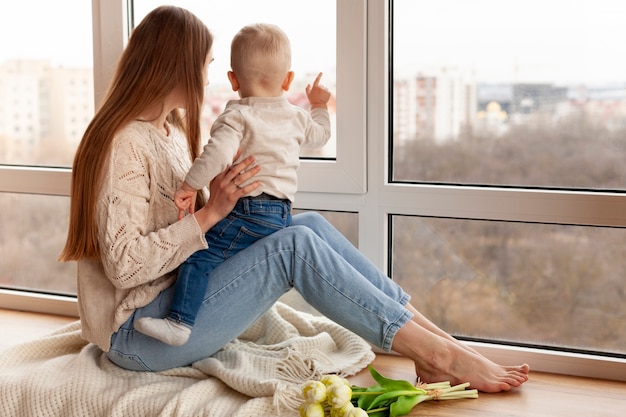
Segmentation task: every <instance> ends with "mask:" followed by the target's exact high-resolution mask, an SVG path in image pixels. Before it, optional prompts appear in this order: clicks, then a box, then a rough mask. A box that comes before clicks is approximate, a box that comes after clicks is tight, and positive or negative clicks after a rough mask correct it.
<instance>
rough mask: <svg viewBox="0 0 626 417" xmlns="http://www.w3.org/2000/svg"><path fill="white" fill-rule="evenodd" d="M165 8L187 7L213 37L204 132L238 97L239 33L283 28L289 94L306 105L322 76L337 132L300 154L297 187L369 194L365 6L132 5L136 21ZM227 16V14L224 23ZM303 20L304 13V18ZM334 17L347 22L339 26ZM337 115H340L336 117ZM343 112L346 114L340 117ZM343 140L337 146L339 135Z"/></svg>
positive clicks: (328, 1)
mask: <svg viewBox="0 0 626 417" xmlns="http://www.w3.org/2000/svg"><path fill="white" fill-rule="evenodd" d="M162 4H175V5H177V6H180V7H184V8H186V9H188V10H190V11H191V12H193V13H194V14H196V15H197V16H198V17H200V18H201V19H202V20H203V21H204V22H205V23H206V25H207V26H208V27H209V29H210V30H211V32H212V34H213V36H214V44H213V55H214V58H215V60H214V62H213V63H212V64H211V66H210V68H209V81H210V84H209V87H208V89H207V94H206V95H205V111H204V117H205V118H206V122H205V127H206V128H207V131H208V130H209V129H210V125H211V123H212V121H213V120H214V119H215V117H217V115H218V114H219V113H220V112H221V111H222V110H223V108H224V105H225V104H226V101H228V100H229V99H233V98H237V95H236V94H235V93H234V92H233V91H232V90H231V88H230V84H229V82H228V79H227V77H226V73H227V71H229V70H230V42H231V40H232V38H233V36H234V35H235V33H237V31H238V30H239V29H241V28H242V27H243V26H245V25H247V24H250V23H255V22H268V23H274V24H277V25H278V26H280V27H281V28H282V29H283V30H284V31H285V32H286V33H287V35H288V36H289V38H290V41H291V47H292V69H293V70H294V72H295V80H294V82H293V84H292V86H291V88H290V90H289V92H287V94H286V97H287V98H288V99H289V100H290V101H291V102H292V103H293V104H296V105H301V106H303V107H306V106H307V105H308V102H307V100H306V95H305V94H304V89H305V86H306V85H307V84H308V83H311V82H313V80H314V79H315V77H316V75H317V74H318V73H319V72H322V73H323V74H324V75H323V76H322V83H323V84H324V85H325V86H327V87H328V88H329V89H330V90H331V92H332V93H333V98H332V99H331V102H330V103H329V110H330V113H331V128H332V130H333V134H332V137H331V140H330V142H329V143H328V145H327V146H326V147H324V148H323V149H322V150H319V151H309V152H308V153H304V154H302V155H301V157H302V158H303V161H302V166H301V169H300V175H299V177H300V179H299V182H300V187H299V189H301V190H307V191H322V192H325V191H334V192H354V193H362V192H364V191H365V172H364V165H363V163H364V159H363V158H361V156H363V155H364V149H365V117H364V112H365V107H364V99H363V94H364V92H365V89H364V84H365V72H364V64H365V48H364V46H365V43H364V41H365V36H360V35H361V34H364V33H365V23H366V22H365V7H364V5H363V3H362V2H361V1H355V0H349V1H341V2H337V1H336V0H323V1H316V2H314V3H311V7H307V8H306V12H305V13H304V14H303V12H302V9H301V8H296V7H294V6H293V2H290V1H288V0H267V1H263V2H259V1H256V0H237V1H228V2H224V1H204V2H197V1H185V0H177V1H174V2H166V3H164V2H162V1H159V0H136V1H134V2H133V6H134V8H133V17H134V24H138V23H139V22H140V21H141V19H142V18H143V17H144V16H145V15H146V14H147V13H148V12H149V11H150V10H152V9H154V8H155V7H157V6H159V5H162ZM224 16H228V19H225V18H224ZM303 16H306V17H305V18H303ZM337 19H342V22H345V24H343V25H337ZM337 115H340V117H339V118H338V117H337ZM341 115H343V116H341ZM338 137H341V138H342V140H341V141H340V142H337V138H338Z"/></svg>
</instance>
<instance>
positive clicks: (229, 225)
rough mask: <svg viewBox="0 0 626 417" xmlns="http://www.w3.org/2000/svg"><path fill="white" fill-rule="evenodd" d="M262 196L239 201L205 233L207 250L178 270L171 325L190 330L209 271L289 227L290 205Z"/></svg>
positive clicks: (193, 257)
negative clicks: (266, 237)
mask: <svg viewBox="0 0 626 417" xmlns="http://www.w3.org/2000/svg"><path fill="white" fill-rule="evenodd" d="M265 196H266V194H261V195H260V196H257V197H251V198H250V197H244V198H242V199H240V200H239V201H238V202H237V204H236V205H235V207H234V208H233V210H232V211H231V212H230V214H229V215H228V216H226V217H225V218H223V219H222V220H221V221H219V222H218V223H217V224H216V225H215V226H213V227H212V228H211V229H210V230H209V231H208V232H206V235H205V236H206V241H207V243H208V244H209V247H208V248H207V249H203V250H199V251H197V252H195V253H194V254H193V255H191V256H190V257H189V258H188V259H187V260H186V261H185V262H183V264H182V265H181V266H180V267H179V268H178V276H177V278H176V283H175V284H174V297H173V299H172V305H171V307H170V313H169V314H168V317H169V318H170V319H171V320H172V321H174V322H176V323H181V324H184V325H185V326H187V327H193V326H194V324H195V321H196V314H197V313H198V310H200V307H201V305H202V302H203V300H204V296H205V293H206V289H207V287H208V285H209V282H208V280H209V274H210V273H211V271H212V270H213V269H215V267H216V266H217V265H219V264H220V263H222V262H224V261H225V260H226V259H228V258H230V257H231V256H234V255H235V254H236V253H238V252H240V251H241V250H243V249H245V248H247V247H248V246H250V245H252V244H253V243H254V242H256V241H257V240H259V239H261V238H263V237H265V236H267V235H270V234H272V233H274V232H276V231H278V230H280V229H283V228H285V227H287V226H289V225H290V224H291V202H290V201H289V200H280V199H270V198H269V196H267V197H265Z"/></svg>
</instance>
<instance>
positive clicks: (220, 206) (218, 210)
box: [194, 152, 261, 232]
mask: <svg viewBox="0 0 626 417" xmlns="http://www.w3.org/2000/svg"><path fill="white" fill-rule="evenodd" d="M238 156H239V152H238V153H237V155H235V159H237V157H238ZM253 163H254V157H253V156H249V157H247V158H246V159H244V160H243V161H241V162H239V163H238V164H235V165H231V166H230V168H227V169H226V170H224V171H223V172H222V173H221V174H219V175H217V176H216V177H215V178H213V181H211V183H210V184H209V190H210V195H209V201H208V202H207V203H206V205H205V206H204V207H203V208H201V209H200V210H198V211H197V212H196V213H195V214H194V216H196V220H197V221H198V224H199V225H200V228H201V229H202V230H203V231H204V232H206V231H207V230H209V229H210V228H211V227H213V226H215V224H217V222H219V221H220V220H222V219H223V218H224V217H226V215H227V214H228V213H230V212H231V210H232V209H233V208H234V207H235V204H236V203H237V200H239V199H240V198H241V197H243V196H245V195H246V194H248V193H250V192H252V191H254V190H255V189H257V188H258V187H259V186H260V185H261V183H260V182H259V181H253V182H251V183H250V184H247V185H245V186H242V185H241V184H244V183H245V182H246V181H248V180H249V179H250V178H252V177H254V176H255V175H256V174H258V173H259V170H260V169H261V168H260V167H258V166H251V165H252V164H253Z"/></svg>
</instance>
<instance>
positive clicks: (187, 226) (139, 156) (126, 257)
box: [78, 121, 207, 351]
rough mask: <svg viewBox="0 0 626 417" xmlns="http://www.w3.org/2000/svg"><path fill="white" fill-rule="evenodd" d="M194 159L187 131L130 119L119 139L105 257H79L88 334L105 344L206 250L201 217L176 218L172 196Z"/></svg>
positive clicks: (108, 177)
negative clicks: (181, 267) (177, 272)
mask: <svg viewBox="0 0 626 417" xmlns="http://www.w3.org/2000/svg"><path fill="white" fill-rule="evenodd" d="M190 165H191V162H190V158H189V152H188V148H187V142H186V138H185V136H184V134H183V133H182V132H180V131H179V130H177V129H176V128H174V127H172V126H170V134H169V136H165V135H163V134H162V133H161V132H159V131H158V129H156V128H155V127H154V126H152V125H151V124H150V123H147V122H139V121H135V122H131V123H129V124H128V125H127V126H126V127H124V128H123V129H122V130H121V131H120V132H119V133H118V134H117V135H116V137H115V139H114V141H113V144H112V148H111V154H110V157H109V159H108V162H107V163H106V166H105V167H104V174H103V182H102V187H101V189H100V192H99V197H98V206H97V219H96V220H97V222H98V238H99V244H100V260H99V261H92V260H86V259H83V260H81V261H79V262H78V308H79V312H80V317H81V329H82V336H83V337H84V338H85V339H86V340H88V341H90V342H93V343H95V344H97V345H98V346H99V347H100V348H101V349H102V350H104V351H108V350H109V348H110V339H111V335H112V334H113V333H114V332H115V331H117V330H118V328H119V327H120V325H121V324H123V323H124V322H125V321H126V320H127V319H128V318H129V317H130V315H131V314H132V313H133V311H134V310H135V309H137V308H138V307H143V306H145V305H147V304H149V303H150V302H151V301H152V300H154V299H155V298H156V296H157V294H158V293H159V292H161V291H162V290H163V289H165V288H167V287H168V286H170V285H172V283H173V282H174V279H175V275H174V273H173V271H174V270H175V269H176V268H177V267H178V266H179V265H180V264H181V263H182V262H183V261H184V260H185V259H186V258H188V257H189V256H190V255H191V254H193V253H194V252H195V251H197V250H200V249H203V248H206V247H207V243H206V241H205V239H204V233H203V232H202V230H201V229H200V227H199V225H198V223H197V222H196V220H195V217H194V216H186V217H185V218H184V219H182V220H181V221H177V216H178V211H177V209H176V207H175V205H174V203H173V199H172V196H173V195H174V192H175V191H176V189H177V188H178V187H179V186H180V184H181V183H182V181H183V179H184V177H185V174H186V173H187V170H188V169H189V167H190Z"/></svg>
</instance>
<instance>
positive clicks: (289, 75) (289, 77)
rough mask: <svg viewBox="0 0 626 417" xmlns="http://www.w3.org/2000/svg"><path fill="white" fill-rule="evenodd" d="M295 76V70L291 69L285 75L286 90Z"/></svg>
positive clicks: (284, 86)
mask: <svg viewBox="0 0 626 417" xmlns="http://www.w3.org/2000/svg"><path fill="white" fill-rule="evenodd" d="M293 77H294V73H293V71H289V72H288V73H287V75H285V79H284V80H283V85H282V88H283V90H284V91H287V90H289V87H290V86H291V82H292V81H293Z"/></svg>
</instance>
